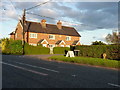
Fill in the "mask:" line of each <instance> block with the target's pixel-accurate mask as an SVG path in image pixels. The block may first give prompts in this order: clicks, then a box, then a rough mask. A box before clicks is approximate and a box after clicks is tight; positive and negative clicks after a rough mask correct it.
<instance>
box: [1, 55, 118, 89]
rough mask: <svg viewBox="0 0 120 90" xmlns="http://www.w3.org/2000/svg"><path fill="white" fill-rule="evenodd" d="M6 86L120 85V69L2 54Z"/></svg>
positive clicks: (114, 86)
mask: <svg viewBox="0 0 120 90" xmlns="http://www.w3.org/2000/svg"><path fill="white" fill-rule="evenodd" d="M1 63H2V88H119V87H120V85H119V83H118V71H117V70H110V69H104V68H97V67H90V66H82V65H74V64H67V63H60V62H55V61H46V60H40V59H37V58H34V57H28V56H22V55H21V56H20V55H3V56H2V62H1Z"/></svg>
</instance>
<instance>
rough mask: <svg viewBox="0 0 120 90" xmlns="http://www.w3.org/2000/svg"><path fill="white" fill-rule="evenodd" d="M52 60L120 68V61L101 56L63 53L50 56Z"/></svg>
mask: <svg viewBox="0 0 120 90" xmlns="http://www.w3.org/2000/svg"><path fill="white" fill-rule="evenodd" d="M49 59H52V60H59V61H65V62H72V63H80V64H88V65H96V66H104V67H111V68H120V61H116V60H109V59H101V58H91V57H65V56H62V55H59V56H52V57H49Z"/></svg>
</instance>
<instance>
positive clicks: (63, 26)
mask: <svg viewBox="0 0 120 90" xmlns="http://www.w3.org/2000/svg"><path fill="white" fill-rule="evenodd" d="M26 22H31V23H38V24H40V22H34V21H28V20H26ZM46 24H47V25H55V26H57V24H51V23H50V24H49V23H46ZM62 27H67V28H74V27H70V26H62Z"/></svg>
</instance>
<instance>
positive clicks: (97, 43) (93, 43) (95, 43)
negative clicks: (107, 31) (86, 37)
mask: <svg viewBox="0 0 120 90" xmlns="http://www.w3.org/2000/svg"><path fill="white" fill-rule="evenodd" d="M92 45H106V44H105V43H103V42H101V41H95V42H92Z"/></svg>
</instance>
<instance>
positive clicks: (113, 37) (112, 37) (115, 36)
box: [105, 32, 120, 44]
mask: <svg viewBox="0 0 120 90" xmlns="http://www.w3.org/2000/svg"><path fill="white" fill-rule="evenodd" d="M119 35H120V32H119V33H117V32H113V33H112V34H108V35H107V36H106V37H105V39H106V41H107V42H108V43H111V44H120V38H119V37H120V36H119Z"/></svg>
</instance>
